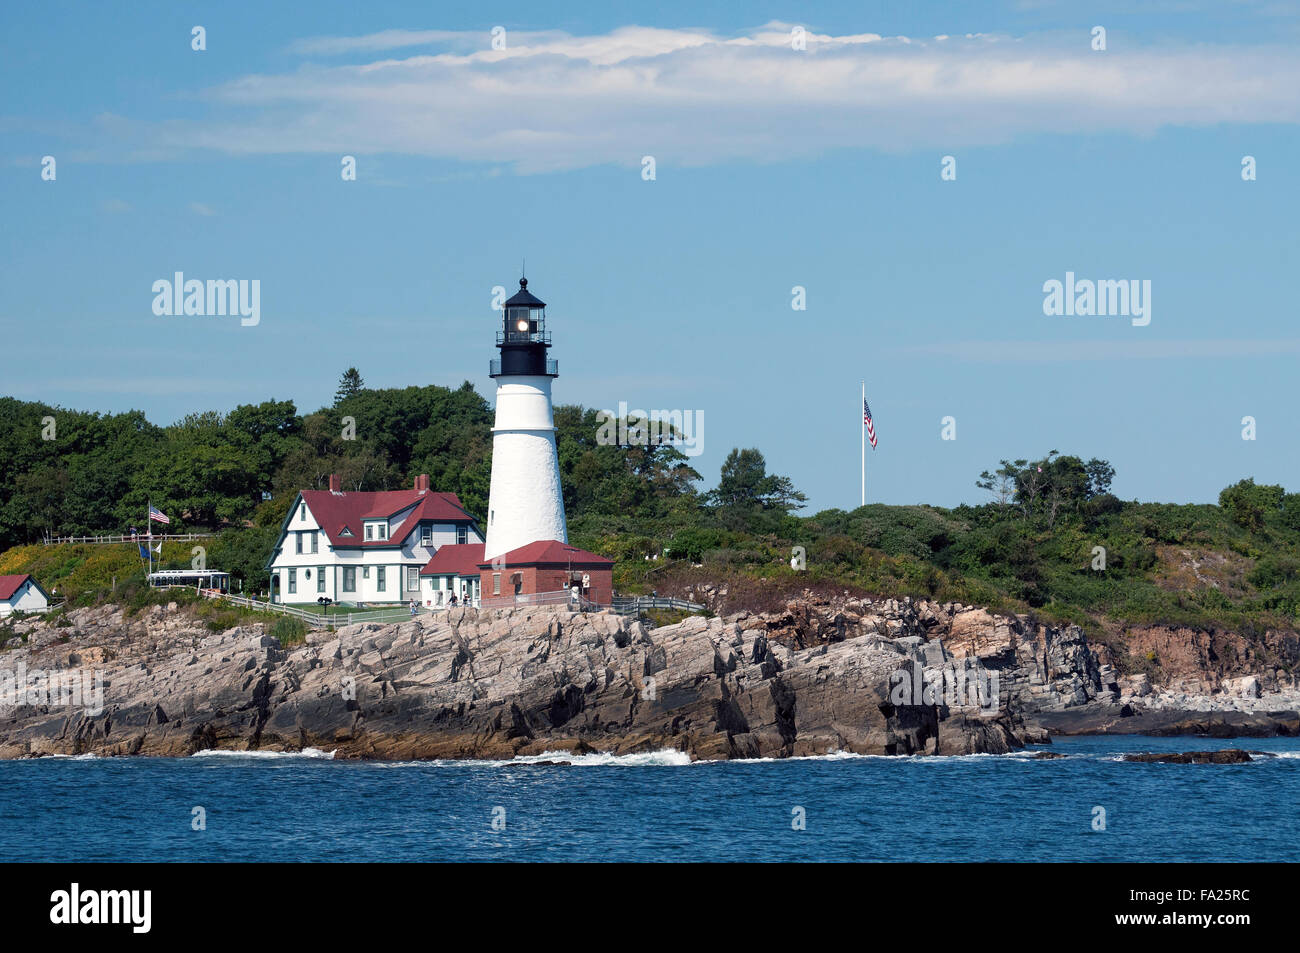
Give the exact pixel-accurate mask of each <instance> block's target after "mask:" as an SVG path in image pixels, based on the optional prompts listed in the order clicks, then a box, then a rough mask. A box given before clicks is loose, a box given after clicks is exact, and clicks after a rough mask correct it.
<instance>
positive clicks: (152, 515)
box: [149, 503, 171, 523]
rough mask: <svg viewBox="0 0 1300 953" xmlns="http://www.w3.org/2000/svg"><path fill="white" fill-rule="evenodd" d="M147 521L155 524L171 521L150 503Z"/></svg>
mask: <svg viewBox="0 0 1300 953" xmlns="http://www.w3.org/2000/svg"><path fill="white" fill-rule="evenodd" d="M149 519H151V520H153V521H154V522H155V523H170V522H171V520H170V519H168V518H167V514H166V513H164V512H163V511H162V510H160V509H158V507H156V506H154V505H153V504H152V503H150V504H149Z"/></svg>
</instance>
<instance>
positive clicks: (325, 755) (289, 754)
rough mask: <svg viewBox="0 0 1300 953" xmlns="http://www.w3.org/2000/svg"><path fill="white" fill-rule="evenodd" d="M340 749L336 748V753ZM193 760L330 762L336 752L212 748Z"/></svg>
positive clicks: (198, 752)
mask: <svg viewBox="0 0 1300 953" xmlns="http://www.w3.org/2000/svg"><path fill="white" fill-rule="evenodd" d="M337 750H338V749H337V748H336V749H335V751H337ZM190 757H191V758H321V759H324V760H327V761H328V760H330V759H332V758H333V757H334V751H321V750H320V749H319V748H303V749H302V750H301V751H226V750H224V749H222V750H218V749H216V748H211V749H209V750H207V751H196V752H194V754H192V755H190Z"/></svg>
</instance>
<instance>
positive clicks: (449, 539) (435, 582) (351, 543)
mask: <svg viewBox="0 0 1300 953" xmlns="http://www.w3.org/2000/svg"><path fill="white" fill-rule="evenodd" d="M474 544H477V546H478V552H479V553H482V550H483V534H482V533H481V532H480V531H479V528H478V524H477V523H476V522H475V520H474V517H473V516H471V515H470V514H469V513H468V512H466V511H465V508H464V507H463V506H462V505H461V502H460V499H459V498H458V497H457V496H456V494H455V493H435V492H433V491H432V490H430V489H429V478H428V476H426V475H424V474H421V475H420V476H418V477H416V478H415V486H414V488H413V489H410V490H385V491H381V492H344V491H343V489H342V487H341V485H340V481H339V478H338V477H337V476H331V477H330V488H329V489H328V490H303V491H302V492H300V493H299V494H298V496H297V497H296V498H295V499H294V501H293V507H292V508H291V509H290V511H289V515H288V516H287V517H286V518H285V521H284V523H283V524H282V525H281V527H280V538H279V539H278V540H277V541H276V544H275V549H274V550H273V551H272V553H271V559H270V561H269V562H268V563H267V565H266V569H267V570H268V571H269V572H270V573H271V598H272V600H273V601H275V602H285V603H312V602H316V601H317V600H318V599H320V598H321V597H322V596H325V597H327V598H329V599H332V600H333V601H334V602H341V603H352V604H359V603H365V604H375V603H393V604H399V603H401V604H405V603H409V602H410V601H411V600H412V599H415V600H417V601H418V602H419V604H420V605H422V606H439V605H445V604H446V603H447V602H448V601H449V600H450V598H451V594H452V592H455V593H456V596H457V600H456V601H457V602H458V603H461V604H466V603H468V604H470V605H478V596H479V585H478V579H477V575H478V574H477V572H475V574H474V576H473V577H472V578H471V577H462V576H461V575H460V574H459V572H458V571H452V572H449V573H439V574H438V575H433V574H429V575H425V576H423V577H422V576H421V570H423V569H425V568H426V567H428V566H429V565H430V564H431V562H432V561H433V560H434V559H435V557H436V556H437V554H438V553H439V552H441V551H442V550H444V549H446V548H453V549H454V550H459V549H460V548H461V547H465V546H470V547H472V546H473V545H474ZM479 558H480V559H481V558H482V557H481V556H480V557H479ZM456 569H457V570H458V569H459V565H457V567H456ZM444 587H445V588H444Z"/></svg>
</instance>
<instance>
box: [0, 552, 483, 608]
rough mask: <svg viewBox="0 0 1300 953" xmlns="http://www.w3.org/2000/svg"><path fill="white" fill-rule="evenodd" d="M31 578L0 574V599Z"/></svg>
mask: <svg viewBox="0 0 1300 953" xmlns="http://www.w3.org/2000/svg"><path fill="white" fill-rule="evenodd" d="M482 555H483V554H482V553H479V556H482ZM31 578H32V577H31V576H30V575H29V574H28V573H23V574H22V575H21V576H0V599H8V598H10V597H11V596H12V595H13V594H14V593H15V592H17V591H18V590H19V589H21V588H22V587H23V583H25V582H26V581H27V580H28V579H31Z"/></svg>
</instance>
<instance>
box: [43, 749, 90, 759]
mask: <svg viewBox="0 0 1300 953" xmlns="http://www.w3.org/2000/svg"><path fill="white" fill-rule="evenodd" d="M40 757H42V758H62V759H64V760H66V761H96V760H98V759H99V755H97V754H95V753H94V752H93V751H92V752H87V753H86V754H44V755H41V756H40Z"/></svg>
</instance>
